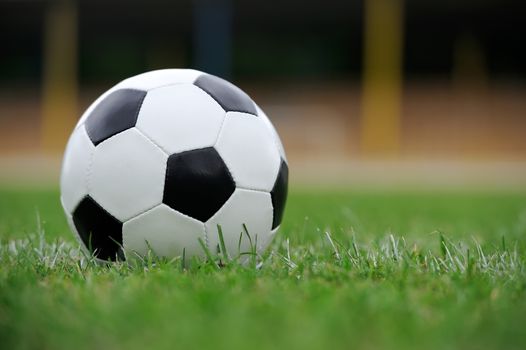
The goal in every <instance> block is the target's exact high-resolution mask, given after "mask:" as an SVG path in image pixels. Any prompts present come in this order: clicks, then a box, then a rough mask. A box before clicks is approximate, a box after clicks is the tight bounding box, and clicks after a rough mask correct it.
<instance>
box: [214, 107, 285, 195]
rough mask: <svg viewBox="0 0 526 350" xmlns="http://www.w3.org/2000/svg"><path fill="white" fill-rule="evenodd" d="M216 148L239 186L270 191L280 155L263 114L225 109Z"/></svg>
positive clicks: (279, 161)
mask: <svg viewBox="0 0 526 350" xmlns="http://www.w3.org/2000/svg"><path fill="white" fill-rule="evenodd" d="M215 148H216V149H217V151H218V152H219V154H220V155H221V158H223V160H224V161H225V163H226V165H227V166H228V169H229V170H230V172H231V173H232V177H233V178H234V180H235V182H236V184H237V186H238V187H242V188H246V189H253V190H260V191H271V190H272V187H273V186H274V182H275V181H276V176H277V174H278V171H279V166H280V163H281V158H280V155H279V152H278V148H277V146H276V143H275V142H274V139H273V137H272V134H271V133H270V131H269V129H268V127H267V126H266V124H265V121H263V119H262V118H260V117H257V116H254V115H252V114H246V113H239V112H228V113H227V115H226V118H225V122H224V123H223V128H222V129H221V133H220V134H219V138H218V140H217V143H216V145H215Z"/></svg>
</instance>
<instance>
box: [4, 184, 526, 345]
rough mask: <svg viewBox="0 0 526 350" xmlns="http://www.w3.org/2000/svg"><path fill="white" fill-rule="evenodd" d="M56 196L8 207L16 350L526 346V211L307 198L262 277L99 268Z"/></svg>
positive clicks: (486, 202)
mask: <svg viewBox="0 0 526 350" xmlns="http://www.w3.org/2000/svg"><path fill="white" fill-rule="evenodd" d="M56 196H57V194H56V193H55V192H25V193H23V192H22V193H21V192H15V191H4V192H2V193H0V210H2V211H1V213H2V214H1V215H2V217H1V218H0V242H1V244H0V344H3V345H4V346H2V347H3V348H4V347H5V348H53V349H57V348H64V349H69V348H73V347H75V348H79V349H84V348H86V349H88V348H93V347H97V348H126V349H135V348H137V349H139V348H183V347H186V348H202V347H213V348H219V349H221V348H254V349H260V348H269V347H273V348H278V347H279V348H284V347H289V348H292V349H319V348H329V347H332V348H378V347H385V348H400V349H402V348H404V349H417V348H418V349H421V348H427V349H443V348H473V349H475V348H484V349H491V348H494V349H500V348H504V347H505V348H507V349H515V348H516V349H523V348H524V347H525V346H526V331H525V328H524V324H525V321H526V270H525V254H524V243H525V238H524V237H525V234H526V200H525V199H526V196H522V195H511V194H458V193H450V194H407V193H406V194H403V193H388V194H379V193H331V192H296V193H293V194H292V195H291V198H290V201H289V206H288V208H287V216H286V222H285V223H284V225H283V230H282V232H281V233H280V235H278V237H277V239H276V241H275V242H274V243H273V245H272V247H271V250H270V251H269V252H267V254H266V255H265V256H264V257H263V258H262V261H261V262H260V264H258V266H257V267H254V266H252V265H250V264H249V265H247V266H241V265H238V264H236V263H229V264H226V266H225V267H223V268H221V269H218V268H217V266H216V265H215V264H213V263H211V262H208V263H207V262H203V263H201V264H194V265H192V267H190V268H188V269H183V268H182V266H181V263H180V261H178V260H175V261H162V260H161V261H159V260H157V259H154V258H151V259H146V261H144V262H143V263H135V264H113V265H109V266H105V265H97V264H95V263H94V262H93V261H92V260H91V259H90V258H89V257H86V256H84V255H83V254H81V252H80V251H79V249H78V246H77V244H76V243H75V242H74V241H73V240H71V239H70V235H69V234H68V233H67V228H66V226H65V223H64V222H63V219H62V214H61V212H60V207H59V205H58V203H57V201H56ZM34 204H36V205H37V206H38V208H39V212H40V215H41V217H42V221H44V222H45V223H44V224H43V227H42V228H41V229H38V228H37V225H36V224H35V223H34V222H35V219H34V218H35V209H34ZM4 210H7V211H4ZM5 213H8V214H5ZM44 230H45V231H46V233H45V234H44V233H43V231H44ZM31 232H33V234H32V235H31V236H29V234H31ZM402 237H405V238H402Z"/></svg>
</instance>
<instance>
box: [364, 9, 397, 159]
mask: <svg viewBox="0 0 526 350" xmlns="http://www.w3.org/2000/svg"><path fill="white" fill-rule="evenodd" d="M364 39H365V40H364V42H365V50H364V78H363V91H362V93H363V97H362V118H361V147H362V151H363V152H364V153H366V154H377V155H396V154H397V153H398V151H399V149H400V113H401V100H402V43H403V1H402V0H366V1H365V38H364Z"/></svg>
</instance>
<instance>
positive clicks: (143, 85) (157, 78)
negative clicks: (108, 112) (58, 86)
mask: <svg viewBox="0 0 526 350" xmlns="http://www.w3.org/2000/svg"><path fill="white" fill-rule="evenodd" d="M201 74H203V73H202V72H200V71H197V70H193V69H160V70H154V71H151V72H146V73H143V74H139V75H136V76H133V77H131V78H128V79H125V80H123V81H121V82H120V83H118V84H117V85H115V86H113V87H112V88H111V89H109V90H108V91H106V92H105V93H104V94H102V95H101V96H100V97H99V98H98V99H96V100H95V102H93V103H92V104H91V105H90V106H89V107H88V109H87V110H86V111H85V112H84V114H83V115H82V117H81V118H80V120H79V121H78V123H77V128H78V127H79V126H80V125H82V124H83V123H84V122H85V121H86V119H87V117H88V116H89V115H90V114H91V112H92V111H93V109H95V107H96V106H97V105H98V104H99V103H100V102H101V101H102V100H103V99H104V98H106V96H108V95H109V94H111V93H112V92H114V91H115V90H118V89H137V90H144V91H148V90H150V89H153V88H158V87H160V86H166V85H172V84H184V83H187V84H192V83H193V82H194V81H195V80H196V79H197V77H198V76H200V75H201Z"/></svg>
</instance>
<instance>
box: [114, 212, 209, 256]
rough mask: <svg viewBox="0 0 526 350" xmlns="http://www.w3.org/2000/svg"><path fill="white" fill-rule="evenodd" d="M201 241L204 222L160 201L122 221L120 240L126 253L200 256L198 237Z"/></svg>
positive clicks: (203, 235)
mask: <svg viewBox="0 0 526 350" xmlns="http://www.w3.org/2000/svg"><path fill="white" fill-rule="evenodd" d="M199 238H201V239H202V240H203V241H205V228H204V224H203V223H202V222H200V221H198V220H195V219H193V218H191V217H189V216H186V215H184V214H181V213H179V212H177V211H175V210H173V209H172V208H170V207H168V206H167V205H164V204H161V205H159V206H157V207H155V208H153V209H151V210H149V211H147V212H145V213H143V214H141V215H139V216H136V217H134V218H133V219H131V220H129V221H127V222H125V223H124V227H123V232H122V241H123V246H124V250H125V251H126V256H127V257H128V258H129V257H133V255H134V254H139V255H140V256H144V255H146V254H147V253H148V250H150V249H151V250H152V251H153V253H155V255H157V256H159V257H176V256H182V255H183V249H184V250H185V255H186V256H188V257H191V256H204V255H205V254H204V251H203V248H202V247H201V245H200V244H199V241H198V239H199Z"/></svg>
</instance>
